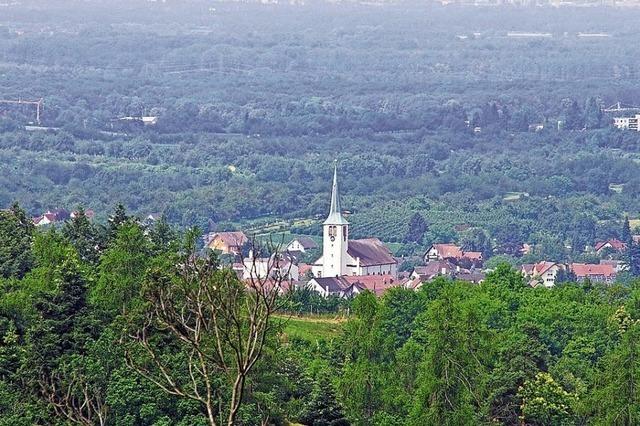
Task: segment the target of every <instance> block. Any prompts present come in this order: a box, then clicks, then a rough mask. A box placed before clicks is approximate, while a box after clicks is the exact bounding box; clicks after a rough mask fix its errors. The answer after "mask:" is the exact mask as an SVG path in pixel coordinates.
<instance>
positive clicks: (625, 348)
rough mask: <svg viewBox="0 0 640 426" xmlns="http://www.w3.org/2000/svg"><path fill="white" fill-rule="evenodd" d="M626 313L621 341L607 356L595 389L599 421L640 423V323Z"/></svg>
mask: <svg viewBox="0 0 640 426" xmlns="http://www.w3.org/2000/svg"><path fill="white" fill-rule="evenodd" d="M625 317H627V320H625V321H623V322H622V323H620V324H621V325H620V328H619V330H620V333H621V339H620V343H618V345H617V346H616V347H615V348H614V349H613V351H611V352H610V353H609V354H607V355H606V356H605V357H604V359H603V364H604V370H603V372H602V374H601V377H600V379H599V380H598V383H597V387H596V389H595V390H594V393H593V398H592V406H593V407H594V411H595V413H596V424H601V425H625V426H631V425H637V424H640V323H639V322H638V321H632V320H629V319H628V316H625Z"/></svg>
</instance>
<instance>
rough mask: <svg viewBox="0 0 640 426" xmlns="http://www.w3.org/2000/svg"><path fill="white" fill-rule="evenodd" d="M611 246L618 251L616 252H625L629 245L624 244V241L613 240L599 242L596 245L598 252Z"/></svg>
mask: <svg viewBox="0 0 640 426" xmlns="http://www.w3.org/2000/svg"><path fill="white" fill-rule="evenodd" d="M607 244H609V245H610V246H611V248H612V249H614V250H616V251H623V250H624V249H625V248H626V247H627V245H626V244H625V243H623V242H622V241H620V240H618V239H616V238H613V239H611V240H607V241H598V242H597V243H596V245H595V249H596V251H600V250H602V249H603V248H605V246H606V245H607Z"/></svg>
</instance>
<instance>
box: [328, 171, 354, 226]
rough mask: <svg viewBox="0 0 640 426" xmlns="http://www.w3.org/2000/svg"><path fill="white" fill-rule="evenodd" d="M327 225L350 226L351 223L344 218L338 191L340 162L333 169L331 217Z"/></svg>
mask: <svg viewBox="0 0 640 426" xmlns="http://www.w3.org/2000/svg"><path fill="white" fill-rule="evenodd" d="M324 223H325V225H348V223H349V222H347V220H346V219H345V218H344V216H342V212H341V210H340V193H339V191H338V160H336V161H335V164H334V168H333V186H332V187H331V208H330V210H329V216H328V217H327V220H325V221H324Z"/></svg>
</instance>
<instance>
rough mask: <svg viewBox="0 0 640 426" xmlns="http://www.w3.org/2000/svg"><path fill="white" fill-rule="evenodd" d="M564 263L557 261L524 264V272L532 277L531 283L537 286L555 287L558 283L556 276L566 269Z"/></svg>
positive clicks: (528, 276)
mask: <svg viewBox="0 0 640 426" xmlns="http://www.w3.org/2000/svg"><path fill="white" fill-rule="evenodd" d="M564 269H565V267H564V265H561V264H560V263H555V262H538V263H534V264H525V265H522V270H521V271H522V274H523V275H524V276H525V277H527V278H530V279H531V281H529V285H531V286H532V287H537V286H540V285H543V286H545V287H553V286H554V285H556V277H557V276H558V272H560V271H561V270H564Z"/></svg>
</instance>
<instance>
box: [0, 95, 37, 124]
mask: <svg viewBox="0 0 640 426" xmlns="http://www.w3.org/2000/svg"><path fill="white" fill-rule="evenodd" d="M0 104H9V105H35V107H36V123H38V126H39V125H40V117H42V112H43V111H44V99H42V98H40V99H38V100H37V101H28V100H24V99H17V100H16V99H0Z"/></svg>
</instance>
